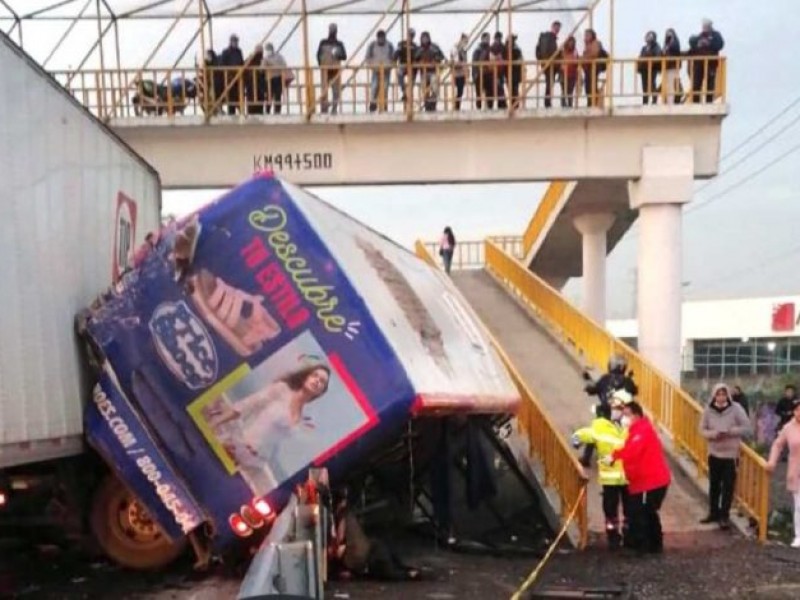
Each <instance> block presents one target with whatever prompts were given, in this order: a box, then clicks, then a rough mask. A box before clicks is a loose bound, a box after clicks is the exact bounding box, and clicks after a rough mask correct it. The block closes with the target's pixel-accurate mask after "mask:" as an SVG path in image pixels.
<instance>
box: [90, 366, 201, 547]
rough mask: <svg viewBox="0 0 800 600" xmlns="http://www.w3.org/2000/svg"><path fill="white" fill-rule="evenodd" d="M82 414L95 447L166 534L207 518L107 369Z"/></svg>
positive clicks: (180, 532)
mask: <svg viewBox="0 0 800 600" xmlns="http://www.w3.org/2000/svg"><path fill="white" fill-rule="evenodd" d="M84 417H85V423H86V431H87V432H88V434H89V437H90V439H91V440H92V442H93V444H94V445H95V449H96V450H97V451H98V452H99V453H100V455H101V456H103V458H105V460H106V462H108V463H109V464H111V465H114V467H115V470H116V472H117V475H118V476H119V478H120V479H122V480H123V481H125V482H126V483H127V485H128V486H129V487H130V489H131V490H133V491H134V493H135V494H136V496H137V497H138V498H139V499H140V500H141V501H142V502H143V503H145V505H146V506H148V508H149V509H150V512H151V514H152V516H153V518H154V519H155V520H156V521H157V522H158V523H159V525H160V526H161V529H162V530H163V531H164V532H165V533H166V534H167V535H168V536H170V537H171V538H173V539H175V538H179V537H181V536H182V535H185V534H187V533H189V532H190V531H192V530H193V529H194V528H196V527H197V526H198V525H200V524H201V523H202V522H203V521H204V520H205V519H204V517H203V515H202V512H201V510H200V508H199V507H198V506H197V505H196V504H195V502H194V500H193V499H192V497H191V495H190V494H189V493H188V492H187V490H186V488H185V486H184V484H183V482H182V481H181V480H180V478H179V477H178V475H177V474H176V473H175V472H174V471H173V469H172V467H171V466H170V465H169V463H168V462H167V461H166V459H165V458H164V457H163V455H162V454H161V452H160V450H159V449H158V447H157V446H156V444H155V442H154V441H153V438H152V437H151V435H150V433H149V432H148V431H147V428H146V427H145V426H144V424H143V423H142V421H141V419H140V418H139V415H137V414H136V411H135V410H134V409H133V407H132V406H131V405H130V403H129V402H128V400H127V399H126V398H125V396H124V394H123V393H122V392H121V391H120V389H119V388H118V387H117V385H116V382H115V381H114V379H113V377H112V376H111V375H110V374H109V373H103V374H102V375H101V377H100V381H99V382H98V383H97V385H96V386H95V388H94V391H93V392H92V401H91V402H90V403H89V404H88V406H87V407H86V413H85V415H84Z"/></svg>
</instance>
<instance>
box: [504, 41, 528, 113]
mask: <svg viewBox="0 0 800 600" xmlns="http://www.w3.org/2000/svg"><path fill="white" fill-rule="evenodd" d="M505 54H506V57H509V56H510V57H511V80H510V81H509V86H508V94H509V98H510V100H511V107H512V108H514V109H517V108H519V107H520V105H521V100H522V99H521V98H520V95H519V86H520V84H521V83H522V67H523V64H522V63H523V61H524V60H525V58H524V57H523V56H522V49H521V48H520V47H519V44H517V36H516V34H514V35H512V36H511V39H510V40H508V41H507V42H506V51H505Z"/></svg>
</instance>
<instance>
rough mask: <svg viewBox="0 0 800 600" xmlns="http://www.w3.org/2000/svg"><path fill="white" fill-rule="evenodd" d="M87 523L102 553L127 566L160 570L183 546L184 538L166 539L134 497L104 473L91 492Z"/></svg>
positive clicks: (113, 478)
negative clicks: (92, 495) (104, 475)
mask: <svg viewBox="0 0 800 600" xmlns="http://www.w3.org/2000/svg"><path fill="white" fill-rule="evenodd" d="M90 524H91V528H92V533H93V534H94V537H95V539H96V540H97V543H98V544H99V545H100V547H101V548H102V549H103V551H104V552H105V553H106V555H108V557H109V558H111V559H112V560H113V561H114V562H116V563H118V564H119V565H121V566H123V567H126V568H128V569H135V570H139V571H146V570H156V569H161V568H163V567H166V566H167V565H169V564H170V563H172V562H174V561H175V560H176V559H177V558H178V557H179V556H180V555H181V554H182V553H183V551H184V550H185V548H186V538H181V539H180V540H177V541H173V540H171V539H170V538H168V537H167V536H166V535H165V534H164V533H163V532H162V531H161V529H160V528H159V527H158V525H157V524H156V523H155V521H153V520H152V519H151V518H150V515H149V514H148V513H147V509H145V507H144V506H143V505H142V503H141V502H139V500H138V499H137V498H136V496H134V495H133V494H131V493H130V492H129V491H128V488H126V487H125V486H124V485H123V484H122V482H121V481H120V480H119V479H117V478H116V477H114V476H113V475H108V476H107V477H106V478H105V479H104V480H103V482H102V483H101V484H100V486H99V487H98V488H97V490H96V491H95V493H94V498H93V499H92V512H91V516H90Z"/></svg>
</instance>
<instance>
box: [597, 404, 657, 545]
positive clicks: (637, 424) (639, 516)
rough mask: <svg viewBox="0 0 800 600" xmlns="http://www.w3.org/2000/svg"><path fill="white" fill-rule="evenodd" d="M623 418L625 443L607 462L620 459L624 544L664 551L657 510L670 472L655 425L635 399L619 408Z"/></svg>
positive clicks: (611, 462)
mask: <svg viewBox="0 0 800 600" xmlns="http://www.w3.org/2000/svg"><path fill="white" fill-rule="evenodd" d="M622 410H623V419H624V421H625V422H628V423H630V425H629V427H628V437H627V438H626V439H625V445H624V446H623V447H622V448H620V449H619V450H614V452H612V453H611V456H610V457H608V459H607V462H608V464H615V463H616V461H618V460H621V461H622V463H623V464H622V466H623V470H624V471H625V477H626V478H627V480H628V493H629V495H630V501H629V504H628V512H629V515H630V534H629V536H628V539H626V544H625V545H626V546H628V547H630V548H632V549H634V550H636V551H638V552H640V553H650V554H657V553H660V552H663V550H664V534H663V531H662V529H661V517H660V516H659V514H658V513H659V511H660V510H661V505H662V504H663V502H664V498H665V497H666V495H667V489H668V488H669V484H670V482H671V480H672V475H671V474H670V471H669V466H668V465H667V458H666V456H665V454H664V448H663V447H662V446H661V440H660V439H659V438H658V433H656V430H655V427H653V424H652V423H651V422H650V419H648V418H647V417H646V416H645V415H644V409H642V406H641V405H640V404H639V403H638V402H636V401H635V400H630V401H628V402H626V403H625V405H624V407H623V409H622Z"/></svg>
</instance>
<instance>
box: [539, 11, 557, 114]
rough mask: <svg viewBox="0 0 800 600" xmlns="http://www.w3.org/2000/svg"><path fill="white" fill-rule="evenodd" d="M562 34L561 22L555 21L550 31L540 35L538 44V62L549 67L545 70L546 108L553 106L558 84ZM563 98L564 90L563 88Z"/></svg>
mask: <svg viewBox="0 0 800 600" xmlns="http://www.w3.org/2000/svg"><path fill="white" fill-rule="evenodd" d="M560 32H561V21H553V23H552V24H551V25H550V30H549V31H543V32H542V33H541V34H540V35H539V41H538V43H537V44H536V60H538V61H539V62H540V63H543V64H545V65H547V66H546V67H545V70H544V107H545V108H550V107H551V106H552V97H553V88H554V87H555V84H556V80H557V79H556V77H557V75H558V68H557V65H556V62H555V61H556V58H557V55H558V34H559V33H560ZM548 63H549V64H548ZM562 97H563V88H562Z"/></svg>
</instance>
